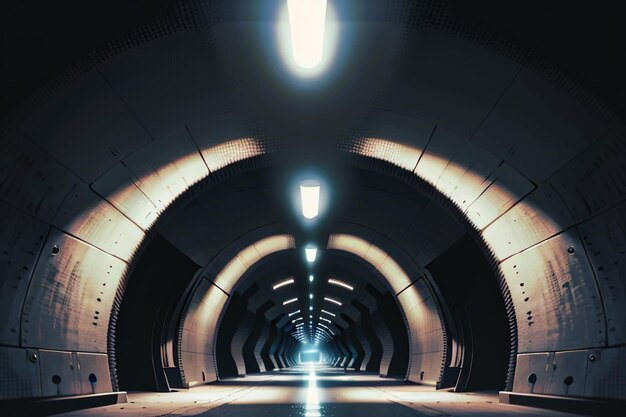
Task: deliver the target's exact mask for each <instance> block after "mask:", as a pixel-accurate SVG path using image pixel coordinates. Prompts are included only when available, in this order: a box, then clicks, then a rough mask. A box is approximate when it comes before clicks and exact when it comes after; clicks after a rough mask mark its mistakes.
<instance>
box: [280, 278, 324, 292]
mask: <svg viewBox="0 0 626 417" xmlns="http://www.w3.org/2000/svg"><path fill="white" fill-rule="evenodd" d="M329 282H330V281H329ZM293 283H294V280H293V278H289V279H286V280H284V281H281V282H279V283H278V284H276V285H274V286H273V287H272V289H273V290H277V289H279V288H280V287H284V286H285V285H289V284H293Z"/></svg>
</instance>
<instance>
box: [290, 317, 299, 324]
mask: <svg viewBox="0 0 626 417" xmlns="http://www.w3.org/2000/svg"><path fill="white" fill-rule="evenodd" d="M300 320H302V317H298V318H297V319H293V320H291V322H292V323H295V322H297V321H300Z"/></svg>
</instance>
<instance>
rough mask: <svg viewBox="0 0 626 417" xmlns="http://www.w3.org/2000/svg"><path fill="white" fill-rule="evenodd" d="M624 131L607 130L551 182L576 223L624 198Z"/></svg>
mask: <svg viewBox="0 0 626 417" xmlns="http://www.w3.org/2000/svg"><path fill="white" fill-rule="evenodd" d="M624 161H626V132H625V131H624V129H622V130H621V131H613V132H609V133H607V134H606V135H605V136H604V137H603V138H602V139H601V140H599V141H598V142H597V143H595V144H594V145H593V146H590V147H589V148H587V149H585V151H584V152H582V153H581V154H580V155H578V156H577V157H576V158H574V159H573V160H572V161H571V162H570V163H569V164H567V165H566V166H565V167H563V168H562V169H561V170H559V171H558V172H557V173H556V174H555V175H554V177H553V178H551V179H550V183H551V184H552V185H553V186H554V188H555V189H556V190H557V192H558V193H559V195H560V196H561V197H562V198H563V200H564V201H565V205H566V206H567V207H568V208H569V210H570V213H571V214H572V217H574V220H576V221H577V222H581V221H583V220H586V219H588V218H589V217H590V216H592V215H595V214H597V213H599V212H601V211H602V210H606V209H608V208H610V207H612V206H614V205H615V204H617V203H619V202H620V201H623V200H624V199H625V198H626V164H625V163H624Z"/></svg>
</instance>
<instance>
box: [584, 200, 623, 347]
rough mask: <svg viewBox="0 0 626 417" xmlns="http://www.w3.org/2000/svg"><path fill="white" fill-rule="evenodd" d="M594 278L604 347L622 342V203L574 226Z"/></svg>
mask: <svg viewBox="0 0 626 417" xmlns="http://www.w3.org/2000/svg"><path fill="white" fill-rule="evenodd" d="M578 230H579V233H580V236H581V239H582V243H583V245H584V249H585V250H586V252H587V256H588V257H589V260H590V262H591V266H592V268H593V271H594V273H595V275H596V278H597V282H598V286H599V288H600V294H601V295H602V301H603V302H604V310H605V313H606V326H607V334H608V344H609V345H610V346H615V345H620V344H624V343H626V323H624V317H626V303H625V302H624V300H625V299H626V263H625V262H623V260H624V254H625V253H626V203H622V204H620V205H619V206H617V207H615V208H614V209H611V210H609V211H606V212H604V213H602V214H600V215H598V216H597V217H594V218H593V219H591V220H589V221H587V222H585V223H582V224H580V225H578Z"/></svg>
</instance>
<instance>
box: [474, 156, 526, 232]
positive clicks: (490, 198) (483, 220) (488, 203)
mask: <svg viewBox="0 0 626 417" xmlns="http://www.w3.org/2000/svg"><path fill="white" fill-rule="evenodd" d="M487 181H488V182H489V186H488V187H487V188H486V189H485V191H484V192H483V193H482V194H481V195H480V196H479V197H478V198H477V199H476V200H474V202H473V203H472V204H470V205H469V207H468V208H467V210H466V211H465V214H466V215H467V217H468V218H469V219H470V220H471V222H472V223H473V224H474V225H475V226H476V228H478V229H483V228H485V227H486V226H488V225H489V224H490V223H491V222H493V221H494V220H496V219H497V218H498V217H500V216H501V215H503V214H504V213H505V212H506V211H508V210H509V209H510V208H511V207H513V206H514V205H515V204H517V202H518V201H520V200H521V199H522V198H524V196H526V195H527V194H528V193H530V192H531V191H532V190H533V189H534V188H535V184H533V183H532V182H531V181H530V180H529V179H527V178H526V177H524V176H523V175H522V174H520V173H519V172H518V171H516V170H515V169H513V168H512V167H511V166H510V165H508V164H506V163H502V164H501V165H500V166H499V167H498V168H497V169H496V170H495V171H494V172H493V173H492V174H491V175H490V176H489V178H488V179H487Z"/></svg>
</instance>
